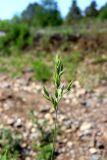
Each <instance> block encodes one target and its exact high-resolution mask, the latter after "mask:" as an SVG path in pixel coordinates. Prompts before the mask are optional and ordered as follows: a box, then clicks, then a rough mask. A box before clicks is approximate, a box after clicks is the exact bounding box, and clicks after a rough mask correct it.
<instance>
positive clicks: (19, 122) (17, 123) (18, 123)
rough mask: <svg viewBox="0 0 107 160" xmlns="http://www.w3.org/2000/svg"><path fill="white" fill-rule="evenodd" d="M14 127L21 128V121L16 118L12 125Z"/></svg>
mask: <svg viewBox="0 0 107 160" xmlns="http://www.w3.org/2000/svg"><path fill="white" fill-rule="evenodd" d="M14 126H15V127H17V128H19V127H22V120H21V119H20V118H18V119H17V120H16V122H15V124H14Z"/></svg>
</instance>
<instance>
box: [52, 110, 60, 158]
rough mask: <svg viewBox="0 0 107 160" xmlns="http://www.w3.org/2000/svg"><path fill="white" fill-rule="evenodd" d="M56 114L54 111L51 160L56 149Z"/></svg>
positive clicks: (56, 111)
mask: <svg viewBox="0 0 107 160" xmlns="http://www.w3.org/2000/svg"><path fill="white" fill-rule="evenodd" d="M57 113H58V110H57V109H56V110H55V120H54V130H53V149H52V156H51V160H54V153H55V149H56V138H57Z"/></svg>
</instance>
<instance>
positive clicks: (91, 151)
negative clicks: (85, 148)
mask: <svg viewBox="0 0 107 160" xmlns="http://www.w3.org/2000/svg"><path fill="white" fill-rule="evenodd" d="M89 152H90V153H91V154H95V153H97V149H96V148H90V149H89Z"/></svg>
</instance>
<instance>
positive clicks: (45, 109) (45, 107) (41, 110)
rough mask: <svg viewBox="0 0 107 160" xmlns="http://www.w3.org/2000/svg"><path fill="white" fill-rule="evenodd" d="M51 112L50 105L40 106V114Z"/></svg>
mask: <svg viewBox="0 0 107 160" xmlns="http://www.w3.org/2000/svg"><path fill="white" fill-rule="evenodd" d="M49 110H50V106H48V105H44V106H43V105H42V106H40V112H43V113H45V112H49Z"/></svg>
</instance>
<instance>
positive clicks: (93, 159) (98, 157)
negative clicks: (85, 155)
mask: <svg viewBox="0 0 107 160" xmlns="http://www.w3.org/2000/svg"><path fill="white" fill-rule="evenodd" d="M90 160H100V156H99V155H98V154H93V155H92V156H91V159H90Z"/></svg>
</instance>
